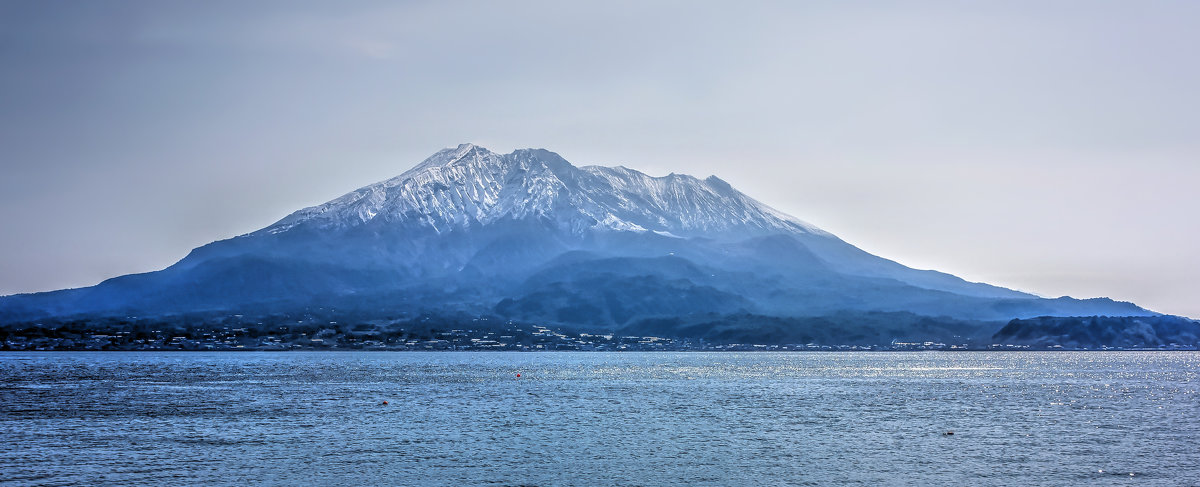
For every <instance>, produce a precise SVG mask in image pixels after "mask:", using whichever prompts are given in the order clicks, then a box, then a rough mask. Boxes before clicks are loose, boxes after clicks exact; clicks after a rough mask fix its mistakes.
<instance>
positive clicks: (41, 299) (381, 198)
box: [0, 144, 1152, 334]
mask: <svg viewBox="0 0 1200 487" xmlns="http://www.w3.org/2000/svg"><path fill="white" fill-rule="evenodd" d="M313 307H321V308H323V309H330V310H343V311H345V312H347V313H349V312H350V311H348V310H353V312H354V314H355V316H365V317H378V318H381V319H382V318H384V317H391V318H404V317H408V318H411V317H414V316H418V315H435V316H436V315H446V314H459V315H462V314H468V315H476V316H482V315H489V316H500V317H502V318H505V319H508V320H519V321H525V322H537V323H548V324H557V325H562V326H573V327H580V328H588V329H609V330H611V329H626V330H634V329H638V328H639V327H645V326H651V325H652V324H653V326H657V327H658V328H659V331H662V332H665V333H677V334H687V333H692V332H696V333H700V332H702V331H703V330H699V329H697V328H695V327H696V326H700V325H697V323H699V322H700V321H704V320H708V321H704V322H705V323H708V324H707V325H704V326H709V327H710V328H711V326H710V325H712V323H730V322H739V323H743V325H739V326H744V327H751V328H753V327H754V326H757V325H755V323H756V322H757V321H755V320H759V319H766V318H770V317H774V318H780V319H784V318H787V319H791V318H797V317H827V316H843V317H846V316H863V313H907V314H911V315H914V316H927V317H947V318H948V319H955V320H991V321H1006V320H1010V319H1014V318H1031V317H1037V316H1084V315H1120V316H1130V315H1149V314H1152V313H1150V312H1148V311H1146V310H1144V309H1141V308H1138V307H1137V306H1134V305H1132V304H1129V303H1121V302H1114V301H1111V300H1108V299H1091V300H1075V299H1071V298H1059V299H1043V298H1039V297H1036V296H1033V295H1029V294H1025V293H1020V292H1017V291H1013V290H1009V289H1004V288H1000V287H995V286H990V285H987V284H980V283H970V282H966V281H963V280H962V279H959V278H957V277H954V276H951V275H949V274H943V273H939V272H934V271H920V270H914V269H910V268H908V267H905V266H903V265H900V264H898V263H896V262H893V261H890V260H887V259H883V258H880V257H876V256H874V255H871V254H868V253H866V252H864V251H862V250H860V249H858V248H856V247H854V246H852V245H850V244H848V243H846V242H844V241H842V240H841V239H839V238H837V237H836V236H834V235H832V234H830V233H828V232H825V231H823V230H821V229H819V228H817V227H816V226H813V225H811V224H808V223H805V222H803V221H801V220H799V219H796V218H793V217H791V216H789V215H785V214H783V213H781V212H779V211H777V210H774V209H772V208H770V207H769V206H767V205H765V204H763V203H761V202H759V201H757V200H755V199H753V198H751V197H749V196H747V195H745V194H743V193H741V192H739V191H737V190H736V189H734V188H733V187H731V186H730V185H729V184H728V183H726V182H725V181H722V180H721V179H719V178H717V177H715V176H712V177H708V178H706V179H698V178H695V177H692V176H688V175H679V174H670V175H668V176H663V177H651V176H648V175H646V174H643V173H641V172H638V171H635V170H632V169H628V168H625V167H619V166H618V167H601V166H585V167H576V166H574V165H572V164H571V163H569V162H567V161H566V160H565V159H563V158H562V157H560V156H559V155H558V154H555V153H553V152H550V151H547V150H543V149H522V150H517V151H514V152H511V153H509V154H497V153H494V152H491V151H489V150H487V149H485V148H482V147H479V146H476V145H472V144H463V145H459V146H458V147H455V148H450V149H444V150H441V151H438V152H437V153H435V154H433V155H432V156H430V157H429V158H428V159H426V160H424V161H422V162H421V163H420V164H417V165H416V166H415V167H413V168H412V169H410V170H408V171H406V172H404V173H403V174H401V175H399V176H396V177H394V178H391V179H388V180H386V181H382V182H379V183H376V184H372V185H369V186H365V187H363V188H360V189H358V190H355V191H352V192H350V193H348V194H346V195H344V196H342V197H339V198H337V199H334V200H332V201H329V202H327V203H324V204H321V205H317V206H313V207H310V208H305V209H302V210H299V211H296V212H295V213H292V214H291V215H288V216H287V217H285V218H283V219H281V220H279V221H278V222H276V223H274V224H272V225H270V226H268V227H266V228H263V229H261V230H258V231H255V232H252V233H249V234H246V235H242V236H238V237H235V238H231V239H228V240H222V241H218V242H214V243H211V244H208V245H205V246H203V247H200V248H197V249H195V250H193V251H192V252H191V253H190V254H188V255H187V256H186V257H185V258H184V259H182V260H180V261H179V262H177V263H176V264H174V265H172V266H170V267H168V268H166V269H163V270H161V271H157V272H150V273H146V274H136V275H129V276H122V277H117V278H113V279H109V280H107V281H104V282H102V283H100V284H98V285H96V286H92V287H89V288H81V289H71V290H63V291H54V292H48V293H38V294H28V295H16V296H8V297H5V298H0V321H9V322H12V321H17V320H30V319H40V318H42V317H78V318H80V319H89V318H94V317H107V316H127V315H137V316H142V317H145V316H164V317H166V316H173V315H178V314H181V313H210V314H213V313H215V314H222V313H224V314H238V315H243V314H254V313H257V314H263V313H285V314H286V313H295V312H300V311H301V310H307V309H312V308H313ZM721 317H740V318H737V319H732V318H731V319H725V318H721ZM746 317H759V318H746ZM850 319H851V318H846V319H843V320H842V321H846V320H850ZM837 321H838V320H833V321H831V323H835V324H836V323H837ZM664 323H665V325H664ZM663 326H667V327H668V328H669V329H667V330H665V331H664V330H662V327H663ZM688 327H692V328H688ZM689 330H690V331H689Z"/></svg>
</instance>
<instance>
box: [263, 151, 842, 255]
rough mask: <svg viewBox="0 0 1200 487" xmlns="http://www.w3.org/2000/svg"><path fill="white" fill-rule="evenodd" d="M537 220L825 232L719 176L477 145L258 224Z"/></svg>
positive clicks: (599, 226) (708, 233) (664, 230)
mask: <svg viewBox="0 0 1200 487" xmlns="http://www.w3.org/2000/svg"><path fill="white" fill-rule="evenodd" d="M531 218H532V219H542V220H546V221H547V222H553V224H554V225H556V226H557V227H559V228H560V229H563V230H566V231H567V232H569V233H572V234H575V235H580V236H582V235H584V234H586V233H587V232H592V231H606V230H607V231H632V232H647V231H650V232H656V233H659V234H664V235H673V236H679V237H701V236H703V237H709V238H732V237H735V236H742V237H744V236H748V235H764V234H772V233H797V232H798V233H813V234H826V233H825V232H823V231H822V230H820V229H818V228H816V227H814V226H812V225H809V224H807V223H804V222H801V221H800V220H797V219H795V218H792V217H790V216H787V215H784V214H782V213H780V212H778V211H775V210H773V209H771V208H769V207H767V206H766V205H763V204H762V203H759V202H758V201H755V200H754V199H752V198H750V197H748V196H746V195H744V194H742V193H740V192H738V191H736V190H734V189H733V188H732V187H730V186H729V184H728V183H726V182H724V181H721V180H720V179H717V178H716V177H715V176H714V177H710V178H708V179H706V180H700V179H696V178H694V177H692V176H687V175H677V174H671V175H669V176H665V177H660V178H656V177H650V176H647V175H645V174H642V173H640V172H637V171H634V170H631V169H627V168H624V167H600V166H586V167H582V168H577V167H575V166H572V165H571V163H569V162H567V161H566V160H565V159H563V158H562V157H560V156H559V155H558V154H555V153H553V152H550V151H547V150H544V149H523V150H518V151H515V152H512V153H510V154H503V155H501V154H496V153H494V152H491V151H489V150H487V149H484V148H482V147H479V146H476V145H473V144H462V145H460V146H458V147H456V148H454V149H443V150H441V151H439V152H437V153H436V154H434V155H433V156H430V157H429V158H428V159H426V160H425V161H423V162H421V163H420V164H418V165H417V166H416V167H414V168H412V169H410V170H409V171H406V172H405V173H404V174H401V175H399V176H397V177H395V178H392V179H389V180H387V181H383V182H380V183H376V184H372V185H370V186H367V187H364V188H361V189H359V190H357V191H354V192H352V193H349V194H347V195H345V196H342V197H341V198H338V199H335V200H333V201H330V202H328V203H325V204H323V205H319V206H315V207H311V208H305V209H303V210H300V211H297V212H296V213H293V214H291V215H289V216H288V217H287V218H284V219H283V220H280V221H279V222H277V223H275V224H274V225H271V226H270V227H267V228H265V229H263V230H262V231H264V232H269V233H277V232H281V231H287V230H289V229H291V228H294V227H297V226H312V227H316V228H330V227H338V228H345V227H354V226H360V225H403V226H406V227H412V228H414V229H428V230H433V231H434V232H437V233H442V232H448V231H453V230H467V229H470V228H472V227H478V226H481V225H489V224H493V223H495V222H497V221H500V220H524V219H531Z"/></svg>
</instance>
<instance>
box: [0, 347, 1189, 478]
mask: <svg viewBox="0 0 1200 487" xmlns="http://www.w3.org/2000/svg"><path fill="white" fill-rule="evenodd" d="M1198 370H1200V353H1195V352H1103V353H1102V352H1091V353H1088V352H1080V353H1071V352H1063V353H1051V352H1048V353H1035V352H1025V353H998V352H980V353H966V352H964V353H936V352H928V353H662V352H658V353H511V352H510V353H471V352H463V353H453V352H446V353H419V352H413V353H406V352H396V353H390V352H362V353H359V352H313V353H301V352H291V353H270V352H263V353H257V352H255V353H250V352H247V353H231V352H217V353H183V352H176V353H146V352H131V353H117V352H100V353H70V352H53V353H3V354H0V438H3V442H2V443H0V483H3V484H4V485H102V484H113V485H163V484H174V485H184V484H224V485H245V484H250V483H253V484H279V485H308V484H314V485H537V486H551V485H580V486H585V485H586V486H592V485H651V486H652V485H753V486H769V485H950V484H959V485H1055V486H1062V485H1087V486H1091V485H1198V484H1200V396H1198V395H1197V390H1198V389H1200V377H1198V374H1200V372H1198ZM517 374H520V377H519V378H518V377H517ZM384 401H387V402H388V404H387V405H384V404H383V402H384ZM951 431H952V432H953V434H952V435H949V434H947V433H948V432H951Z"/></svg>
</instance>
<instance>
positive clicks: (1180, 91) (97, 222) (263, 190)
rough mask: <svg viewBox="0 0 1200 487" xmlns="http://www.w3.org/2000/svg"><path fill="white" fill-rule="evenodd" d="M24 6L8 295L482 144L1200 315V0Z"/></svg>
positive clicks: (240, 227)
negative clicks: (738, 198)
mask: <svg viewBox="0 0 1200 487" xmlns="http://www.w3.org/2000/svg"><path fill="white" fill-rule="evenodd" d="M743 3H745V2H721V3H705V2H696V1H683V2H646V1H635V2H620V1H601V2H594V3H586V2H562V1H546V2H450V1H438V2H407V3H397V2H378V3H373V2H327V3H303V2H294V1H287V2H263V1H256V2H245V1H230V2H214V1H204V2H167V1H147V2H123V1H105V2H44V1H30V2H14V1H8V0H0V171H2V172H0V225H2V226H0V229H2V231H0V294H8V293H17V292H33V291H44V290H51V289H58V288H64V287H78V286H86V285H92V284H95V283H97V282H99V281H101V280H103V279H105V278H108V277H114V276H117V275H122V274H128V273H134V272H146V271H151V270H156V269H161V268H163V267H166V266H168V265H170V264H172V263H173V262H175V261H176V260H178V259H180V258H182V257H183V256H184V255H186V254H187V252H188V251H189V250H190V249H192V248H194V247H197V246H200V245H203V244H205V243H208V242H210V241H213V240H218V239H223V238H228V237H232V236H235V235H239V234H243V233H247V232H250V231H253V230H257V229H258V228H261V227H263V226H266V225H268V224H270V223H272V222H273V221H275V220H277V219H279V218H281V217H283V216H284V215H286V214H288V213H290V212H291V211H293V210H296V209H299V208H301V207H304V206H309V205H313V204H317V203H321V202H324V201H326V200H329V199H332V198H335V197H337V196H340V195H342V194H344V193H346V192H348V191H350V190H353V189H355V188H357V187H360V186H364V185H366V184H370V183H373V182H375V181H378V180H382V179H385V178H388V177H391V176H395V175H397V174H399V173H401V172H403V171H404V170H406V169H408V168H410V167H411V166H413V165H415V164H416V163H418V162H420V161H421V160H422V159H424V158H425V157H426V156H428V155H430V154H432V153H433V152H435V151H437V150H439V149H441V148H444V147H453V146H455V145H458V144H459V143H462V142H474V143H476V144H479V145H482V146H484V147H488V148H490V149H492V150H494V151H497V152H509V151H511V150H513V149H517V148H525V147H541V148H546V149H549V150H552V151H555V152H558V153H559V154H561V155H562V156H563V157H565V158H566V159H567V160H569V161H571V162H573V163H575V164H576V165H587V164H600V165H618V164H620V165H625V166H628V167H631V168H634V169H639V170H642V171H643V172H647V173H649V174H652V175H663V174H667V173H670V172H677V173H687V174H692V175H695V176H698V177H705V176H708V175H710V174H715V175H717V176H719V177H721V178H722V179H725V180H726V181H729V182H730V183H731V184H733V185H734V187H736V188H738V189H740V190H742V191H744V192H746V193H747V194H749V195H751V196H753V197H755V198H757V199H759V200H761V201H763V202H765V203H767V204H769V205H771V206H773V207H775V208H777V209H779V210H782V211H784V212H786V213H789V214H792V215H794V216H796V217H798V218H800V219H802V220H805V221H808V222H811V223H813V224H816V225H817V226H820V227H822V228H824V229H826V230H828V231H830V232H833V233H834V234H836V235H838V236H840V237H842V238H843V239H844V240H846V241H848V242H850V243H852V244H855V245H858V246H859V247H861V248H863V249H864V250H867V251H869V252H872V253H875V254H877V255H880V256H883V257H887V258H890V259H893V260H897V261H899V262H901V263H903V264H906V265H909V266H912V267H916V268H923V269H937V270H941V271H944V272H950V273H953V274H956V275H958V276H961V277H963V278H965V279H968V280H972V281H984V282H989V283H992V284H997V285H1001V286H1005V287H1011V288H1015V289H1020V290H1024V291H1030V292H1034V293H1037V294H1040V295H1044V296H1061V295H1070V296H1074V297H1080V298H1087V297H1096V296H1109V297H1112V298H1114V299H1119V300H1126V301H1133V302H1135V303H1137V304H1139V305H1142V306H1144V307H1147V308H1150V309H1153V310H1156V311H1160V312H1164V313H1171V314H1181V315H1186V316H1191V317H1200V299H1197V298H1200V280H1197V279H1196V277H1195V276H1197V275H1200V251H1197V249H1200V225H1197V223H1196V216H1195V215H1196V214H1197V212H1198V211H1200V191H1198V189H1200V188H1198V186H1200V94H1198V93H1200V89H1198V88H1197V87H1200V56H1197V54H1196V50H1197V48H1198V47H1200V29H1198V28H1196V26H1198V25H1200V2H1193V1H1179V2H1159V1H1120V2H1104V1H1078V2H1076V1H1063V2H1056V1H1046V0H1039V1H1030V2H1019V1H1005V2H951V1H947V2H845V1H829V2H799V1H786V2H764V3H750V4H748V5H746V4H743Z"/></svg>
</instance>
